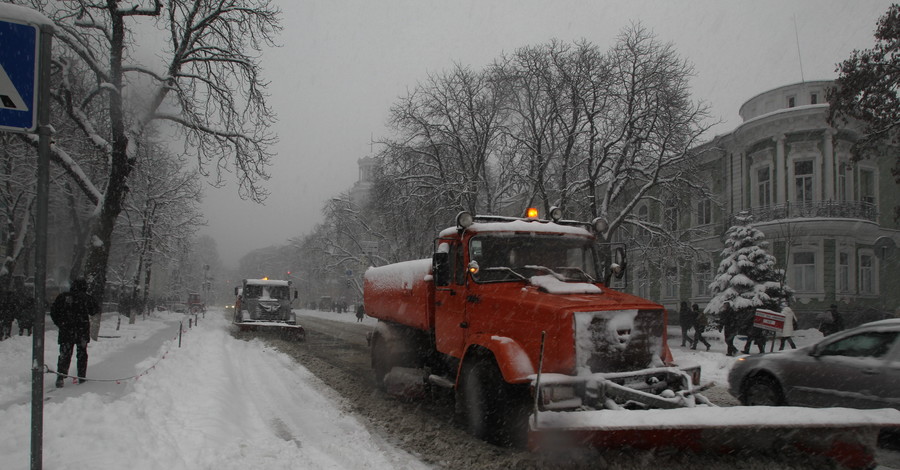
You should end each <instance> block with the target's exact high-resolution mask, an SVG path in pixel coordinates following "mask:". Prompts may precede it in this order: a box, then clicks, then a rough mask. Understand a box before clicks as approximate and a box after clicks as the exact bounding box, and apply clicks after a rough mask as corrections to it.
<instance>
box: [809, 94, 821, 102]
mask: <svg viewBox="0 0 900 470" xmlns="http://www.w3.org/2000/svg"><path fill="white" fill-rule="evenodd" d="M818 103H819V94H818V93H811V94H810V95H809V104H818Z"/></svg>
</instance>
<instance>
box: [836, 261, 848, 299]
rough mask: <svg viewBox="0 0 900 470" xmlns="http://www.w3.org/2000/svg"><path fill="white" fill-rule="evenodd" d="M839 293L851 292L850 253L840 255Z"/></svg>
mask: <svg viewBox="0 0 900 470" xmlns="http://www.w3.org/2000/svg"><path fill="white" fill-rule="evenodd" d="M837 287H838V292H850V253H847V252H840V253H838V272H837Z"/></svg>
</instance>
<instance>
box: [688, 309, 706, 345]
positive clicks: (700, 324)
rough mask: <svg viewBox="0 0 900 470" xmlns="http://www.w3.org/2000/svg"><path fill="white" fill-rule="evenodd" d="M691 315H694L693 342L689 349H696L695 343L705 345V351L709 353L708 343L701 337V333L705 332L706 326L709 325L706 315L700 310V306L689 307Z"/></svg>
mask: <svg viewBox="0 0 900 470" xmlns="http://www.w3.org/2000/svg"><path fill="white" fill-rule="evenodd" d="M691 313H692V314H693V315H694V341H693V343H692V344H691V349H697V343H698V342H700V343H703V344H704V345H706V350H707V351H709V342H707V341H706V339H705V338H704V337H703V332H704V331H705V330H706V326H707V325H709V321H708V320H707V319H706V314H705V313H703V312H702V311H701V310H700V306H698V305H697V304H694V305H693V306H691Z"/></svg>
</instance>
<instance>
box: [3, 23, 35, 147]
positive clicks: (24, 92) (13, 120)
mask: <svg viewBox="0 0 900 470" xmlns="http://www.w3.org/2000/svg"><path fill="white" fill-rule="evenodd" d="M40 34H41V32H40V28H38V27H37V26H34V25H30V24H24V23H16V22H12V21H8V20H5V19H0V130H8V131H17V132H34V130H35V129H37V104H38V99H37V98H38V96H37V95H38V76H39V75H38V42H39V41H38V38H39V37H40Z"/></svg>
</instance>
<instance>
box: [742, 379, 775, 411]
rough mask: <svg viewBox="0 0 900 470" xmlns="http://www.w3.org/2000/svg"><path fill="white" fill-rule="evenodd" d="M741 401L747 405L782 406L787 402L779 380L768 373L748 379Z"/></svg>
mask: <svg viewBox="0 0 900 470" xmlns="http://www.w3.org/2000/svg"><path fill="white" fill-rule="evenodd" d="M741 402H742V403H743V404H744V405H746V406H781V405H784V404H785V400H784V397H783V396H782V393H781V387H780V386H779V385H778V382H777V381H776V380H775V379H773V378H772V377H770V376H768V375H758V376H756V377H751V378H750V379H748V382H747V385H745V386H744V393H743V394H742V396H741Z"/></svg>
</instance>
